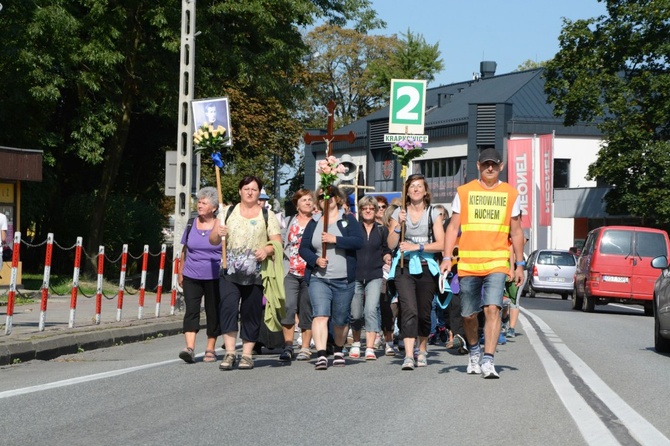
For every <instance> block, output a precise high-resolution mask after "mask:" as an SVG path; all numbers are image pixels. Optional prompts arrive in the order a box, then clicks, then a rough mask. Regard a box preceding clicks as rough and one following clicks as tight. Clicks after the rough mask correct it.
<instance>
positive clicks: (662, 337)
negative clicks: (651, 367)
mask: <svg viewBox="0 0 670 446" xmlns="http://www.w3.org/2000/svg"><path fill="white" fill-rule="evenodd" d="M651 266H653V267H654V268H657V269H660V270H662V271H661V275H660V276H658V279H656V283H655V284H654V348H655V349H656V351H657V352H659V353H670V268H669V267H668V258H667V257H666V256H658V257H654V258H653V259H652V261H651Z"/></svg>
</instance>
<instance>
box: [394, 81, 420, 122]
mask: <svg viewBox="0 0 670 446" xmlns="http://www.w3.org/2000/svg"><path fill="white" fill-rule="evenodd" d="M403 96H408V97H409V101H408V102H407V105H405V106H404V107H403V108H401V109H400V110H398V113H396V117H397V118H398V119H407V120H410V121H415V120H417V119H418V118H419V113H417V112H415V111H414V112H413V111H412V110H414V108H415V107H416V106H417V105H418V104H419V100H421V95H420V94H419V91H418V90H417V89H416V88H414V87H409V86H404V87H400V88H398V91H397V95H396V99H400V98H401V97H403Z"/></svg>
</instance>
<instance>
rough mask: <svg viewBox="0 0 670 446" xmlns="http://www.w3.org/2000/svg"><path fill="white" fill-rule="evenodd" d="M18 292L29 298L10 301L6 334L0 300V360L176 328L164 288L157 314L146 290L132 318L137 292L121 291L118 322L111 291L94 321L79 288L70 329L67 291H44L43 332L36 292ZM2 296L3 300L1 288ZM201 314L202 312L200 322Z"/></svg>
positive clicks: (91, 303) (92, 307)
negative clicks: (57, 293)
mask: <svg viewBox="0 0 670 446" xmlns="http://www.w3.org/2000/svg"><path fill="white" fill-rule="evenodd" d="M20 293H21V295H22V296H23V297H27V296H30V297H32V299H33V300H34V303H29V304H15V305H14V315H13V317H12V323H11V333H10V334H6V327H7V305H6V304H4V303H3V304H2V305H1V306H0V365H7V364H12V363H14V362H18V361H21V362H25V361H30V360H33V359H42V360H48V359H53V358H56V357H58V356H60V355H64V354H71V353H76V352H78V351H80V349H81V350H94V349H97V348H103V347H110V346H113V345H115V344H119V343H129V342H137V341H142V340H144V339H147V338H151V337H156V336H171V335H175V334H179V333H181V331H182V320H183V313H182V312H180V311H178V309H177V308H175V314H174V315H170V312H171V305H170V300H171V295H170V291H169V290H167V292H163V293H162V297H161V304H160V312H159V317H156V294H155V293H151V294H150V293H146V295H145V297H144V312H143V317H142V319H138V309H139V293H137V294H134V295H129V294H127V293H126V294H124V297H123V308H122V311H121V318H120V319H121V320H120V321H118V322H117V320H116V319H117V305H118V298H117V296H116V295H114V296H113V299H107V298H106V297H104V296H103V297H102V303H101V311H100V323H99V324H96V323H95V313H96V299H95V296H93V297H88V298H87V297H85V296H83V295H82V294H81V293H80V294H79V295H78V297H77V306H76V310H75V316H74V327H73V328H69V321H70V296H69V295H68V296H49V298H48V300H47V308H46V312H45V318H44V321H45V322H44V330H43V331H40V328H39V325H40V314H41V311H40V306H41V294H40V292H39V291H26V290H20ZM17 296H18V294H17ZM108 297H112V296H108ZM2 301H3V302H6V301H7V293H6V291H5V293H4V294H3V296H2ZM204 319H205V318H204V313H202V318H201V324H202V325H203V327H204V322H205V321H204Z"/></svg>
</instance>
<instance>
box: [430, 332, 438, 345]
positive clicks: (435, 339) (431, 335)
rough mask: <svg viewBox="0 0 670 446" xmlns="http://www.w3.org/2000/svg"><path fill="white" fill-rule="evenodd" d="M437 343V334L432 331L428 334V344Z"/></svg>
mask: <svg viewBox="0 0 670 446" xmlns="http://www.w3.org/2000/svg"><path fill="white" fill-rule="evenodd" d="M436 343H437V335H436V334H435V333H431V334H429V335H428V345H435V344H436Z"/></svg>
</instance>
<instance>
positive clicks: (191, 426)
mask: <svg viewBox="0 0 670 446" xmlns="http://www.w3.org/2000/svg"><path fill="white" fill-rule="evenodd" d="M522 305H523V306H524V313H523V316H522V321H521V324H520V326H519V327H518V328H519V330H518V331H519V332H520V335H519V336H517V337H516V338H514V339H513V340H510V341H509V342H508V343H507V344H506V345H502V346H499V348H498V351H497V353H496V365H497V368H498V371H499V373H500V379H499V380H484V379H481V378H480V377H478V376H472V375H467V374H465V367H466V363H467V356H459V355H453V354H451V353H449V352H448V351H446V350H445V349H444V348H442V347H436V348H433V349H432V350H430V352H429V357H428V361H429V365H428V367H426V368H422V369H416V370H414V371H412V372H406V371H401V370H400V364H401V358H398V357H396V358H388V357H383V356H382V357H380V358H379V359H378V360H377V361H365V360H356V361H354V360H351V361H348V364H347V366H346V367H344V368H332V367H331V368H329V369H328V370H327V371H315V370H314V367H313V362H314V360H312V361H311V362H310V363H301V362H293V363H291V364H290V365H282V364H280V363H279V362H278V361H277V354H278V352H277V353H275V354H266V355H261V356H259V357H257V358H256V367H255V368H254V370H250V371H242V370H233V371H229V372H222V371H219V370H218V367H217V364H216V363H214V364H208V363H202V362H197V363H196V364H193V365H189V364H185V363H183V362H182V361H181V360H179V359H177V353H178V352H179V350H180V349H181V348H182V347H183V341H182V338H181V336H171V337H161V338H156V339H152V340H148V341H144V342H141V343H135V344H126V345H120V346H115V347H110V348H105V349H100V350H95V351H91V352H82V353H78V354H73V355H67V356H62V357H60V358H57V359H55V360H51V361H37V360H35V361H29V362H26V363H22V364H17V365H11V366H4V367H1V368H0V376H1V377H2V379H1V380H0V413H2V414H3V415H2V418H3V422H2V423H1V424H0V443H2V444H35V443H38V442H45V443H46V442H48V444H50V445H84V444H86V445H91V444H96V445H108V444H109V445H112V444H113V445H117V444H145V445H154V444H155V445H159V444H160V445H173V444H175V445H176V444H191V443H198V444H204V445H208V444H217V445H232V444H245V445H247V444H249V445H256V444H259V445H261V444H273V445H308V444H309V445H313V444H320V445H331V444H333V445H335V444H337V445H342V444H370V445H373V444H374V445H386V444H408V443H411V444H416V445H424V444H426V445H427V444H436V443H438V442H439V443H444V444H465V445H470V444H477V445H480V444H490V443H495V444H502V445H506V444H514V445H536V444H542V445H566V444H569V445H583V444H594V445H595V444H597V445H603V444H626V445H628V444H653V445H658V444H670V442H669V441H668V438H670V425H669V424H668V423H667V410H666V407H667V401H669V400H670V398H669V397H670V389H668V386H667V376H668V373H667V371H668V370H669V368H670V363H669V361H670V358H669V357H668V356H664V355H659V354H657V353H656V352H655V351H654V350H653V339H652V327H653V318H649V317H644V316H642V311H641V307H623V308H622V307H614V306H612V307H609V306H608V307H597V312H596V313H593V314H588V313H582V312H581V311H579V312H578V311H573V310H571V309H570V302H569V301H562V300H561V299H560V298H559V297H558V296H545V297H539V298H536V299H528V298H527V299H525V300H524V301H523V304H522ZM198 346H199V347H200V349H199V351H200V353H202V350H203V349H204V338H202V337H200V338H199V339H198Z"/></svg>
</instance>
